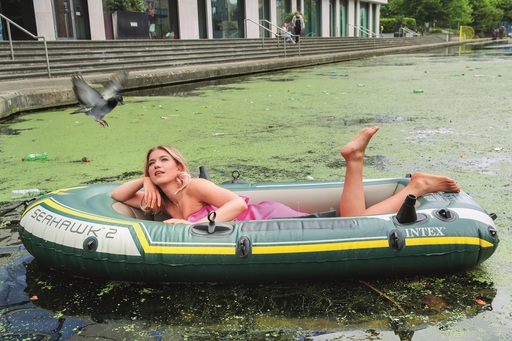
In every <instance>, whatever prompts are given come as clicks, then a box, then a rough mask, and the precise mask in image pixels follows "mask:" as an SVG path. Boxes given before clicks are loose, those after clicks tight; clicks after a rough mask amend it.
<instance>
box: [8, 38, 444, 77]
mask: <svg viewBox="0 0 512 341" xmlns="http://www.w3.org/2000/svg"><path fill="white" fill-rule="evenodd" d="M443 41H446V36H444V35H443V36H427V37H414V38H356V37H354V38H348V37H346V38H302V39H301V43H300V45H299V44H291V43H287V44H284V43H283V40H277V39H271V38H267V39H265V40H261V39H216V40H107V41H50V42H48V43H47V44H48V55H49V60H50V72H51V77H52V78H53V77H67V76H70V75H72V74H73V73H76V72H81V73H83V74H87V73H96V74H98V73H104V72H105V73H110V72H113V71H116V70H120V69H125V70H130V71H132V70H146V71H150V70H151V69H162V68H169V69H172V68H177V67H182V66H193V65H208V64H221V65H222V64H225V63H234V62H241V61H251V60H252V61H257V60H269V59H276V58H281V59H283V58H285V59H287V58H296V57H297V56H314V55H326V54H336V53H343V52H357V51H365V50H366V51H368V50H382V49H386V48H397V47H408V49H409V50H410V49H411V48H412V47H414V46H418V48H421V46H422V45H426V44H436V43H441V42H443ZM13 51H14V60H12V59H11V49H10V44H9V42H8V41H2V42H0V81H9V80H20V79H32V78H38V79H41V78H48V67H47V63H46V58H45V51H44V45H43V42H41V41H39V42H38V41H15V42H13Z"/></svg>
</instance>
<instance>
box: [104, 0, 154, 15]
mask: <svg viewBox="0 0 512 341" xmlns="http://www.w3.org/2000/svg"><path fill="white" fill-rule="evenodd" d="M103 5H104V6H103V7H104V9H105V13H113V12H115V11H126V12H143V11H145V10H146V7H147V6H146V2H145V1H144V0H103Z"/></svg>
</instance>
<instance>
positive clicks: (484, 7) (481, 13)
mask: <svg viewBox="0 0 512 341" xmlns="http://www.w3.org/2000/svg"><path fill="white" fill-rule="evenodd" d="M470 3H471V5H472V7H473V22H472V27H473V29H474V30H475V32H476V34H477V35H483V34H485V32H487V31H489V30H490V29H493V28H496V27H497V26H498V23H499V22H500V21H501V20H502V18H503V10H502V9H499V8H497V7H496V1H495V0H470Z"/></svg>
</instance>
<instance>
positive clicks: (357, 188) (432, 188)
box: [112, 127, 460, 224]
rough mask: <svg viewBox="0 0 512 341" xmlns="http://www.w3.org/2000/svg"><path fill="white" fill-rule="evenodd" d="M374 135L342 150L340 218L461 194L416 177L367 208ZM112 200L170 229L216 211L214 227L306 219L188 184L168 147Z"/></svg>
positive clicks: (277, 206) (444, 181) (180, 161)
mask: <svg viewBox="0 0 512 341" xmlns="http://www.w3.org/2000/svg"><path fill="white" fill-rule="evenodd" d="M378 130H379V127H373V128H365V129H363V130H361V131H360V132H359V133H358V134H357V135H356V136H355V137H354V138H353V139H352V140H351V141H350V142H349V143H347V144H346V145H345V147H343V149H342V150H341V155H342V156H343V157H344V158H345V160H346V165H347V166H346V167H347V170H346V174H345V185H344V187H343V193H342V197H341V200H340V215H341V216H357V215H370V214H383V213H392V212H397V211H398V210H399V209H400V206H401V205H402V203H403V202H404V200H405V197H406V196H407V195H408V194H413V195H415V196H417V197H420V196H422V195H423V194H426V193H430V192H436V191H443V192H459V191H460V189H459V187H458V186H457V185H456V183H455V181H453V180H452V179H450V178H447V177H444V176H436V175H430V174H424V173H415V174H413V176H412V178H411V181H410V182H409V184H408V185H407V186H406V187H405V188H404V189H403V190H402V191H400V192H398V193H396V194H395V195H394V196H392V197H390V198H388V199H386V200H384V201H382V202H380V203H377V204H375V205H374V206H372V207H369V208H366V206H365V198H364V190H363V161H364V153H365V150H366V146H367V145H368V143H369V142H370V140H371V138H372V137H373V135H374V134H375V133H376V132H377V131H378ZM141 188H144V191H143V192H141V191H140V189H141ZM112 198H114V199H116V200H118V201H121V202H124V203H125V204H127V205H130V206H132V207H136V208H139V207H141V208H142V209H143V210H145V211H148V212H151V213H158V212H162V213H167V214H169V215H170V216H171V217H173V218H171V219H168V220H165V221H164V222H165V223H169V224H188V223H196V222H206V221H208V218H207V215H208V213H209V212H211V211H216V221H218V222H222V221H232V220H251V219H270V218H285V217H299V216H303V215H306V214H307V213H304V212H298V211H295V210H293V209H291V208H289V207H287V206H285V205H283V204H281V203H277V202H271V201H266V202H262V203H259V204H257V205H248V204H247V203H246V201H245V200H244V198H242V197H239V196H238V195H236V194H235V193H233V192H231V191H229V190H227V189H224V188H222V187H219V186H217V185H215V184H214V183H212V182H210V181H209V180H206V179H200V178H198V179H192V178H191V177H190V172H189V171H188V168H187V163H186V161H185V159H184V158H183V156H182V155H181V154H180V153H179V152H178V151H177V150H176V149H174V148H172V147H168V146H158V147H155V148H152V149H151V150H149V151H148V153H147V156H146V164H145V167H144V177H143V178H142V179H136V180H132V181H129V182H127V183H125V184H123V185H121V186H119V187H118V188H116V189H115V190H114V191H113V192H112Z"/></svg>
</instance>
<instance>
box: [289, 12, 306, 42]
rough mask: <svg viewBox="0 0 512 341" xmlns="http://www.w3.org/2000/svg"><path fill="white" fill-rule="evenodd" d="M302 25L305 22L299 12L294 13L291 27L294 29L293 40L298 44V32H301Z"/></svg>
mask: <svg viewBox="0 0 512 341" xmlns="http://www.w3.org/2000/svg"><path fill="white" fill-rule="evenodd" d="M304 24H305V22H304V18H303V17H302V15H300V13H299V11H295V15H294V16H293V18H292V26H293V28H294V29H295V35H296V37H295V39H296V42H297V43H298V42H299V37H300V32H301V31H302V28H303V27H304Z"/></svg>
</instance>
